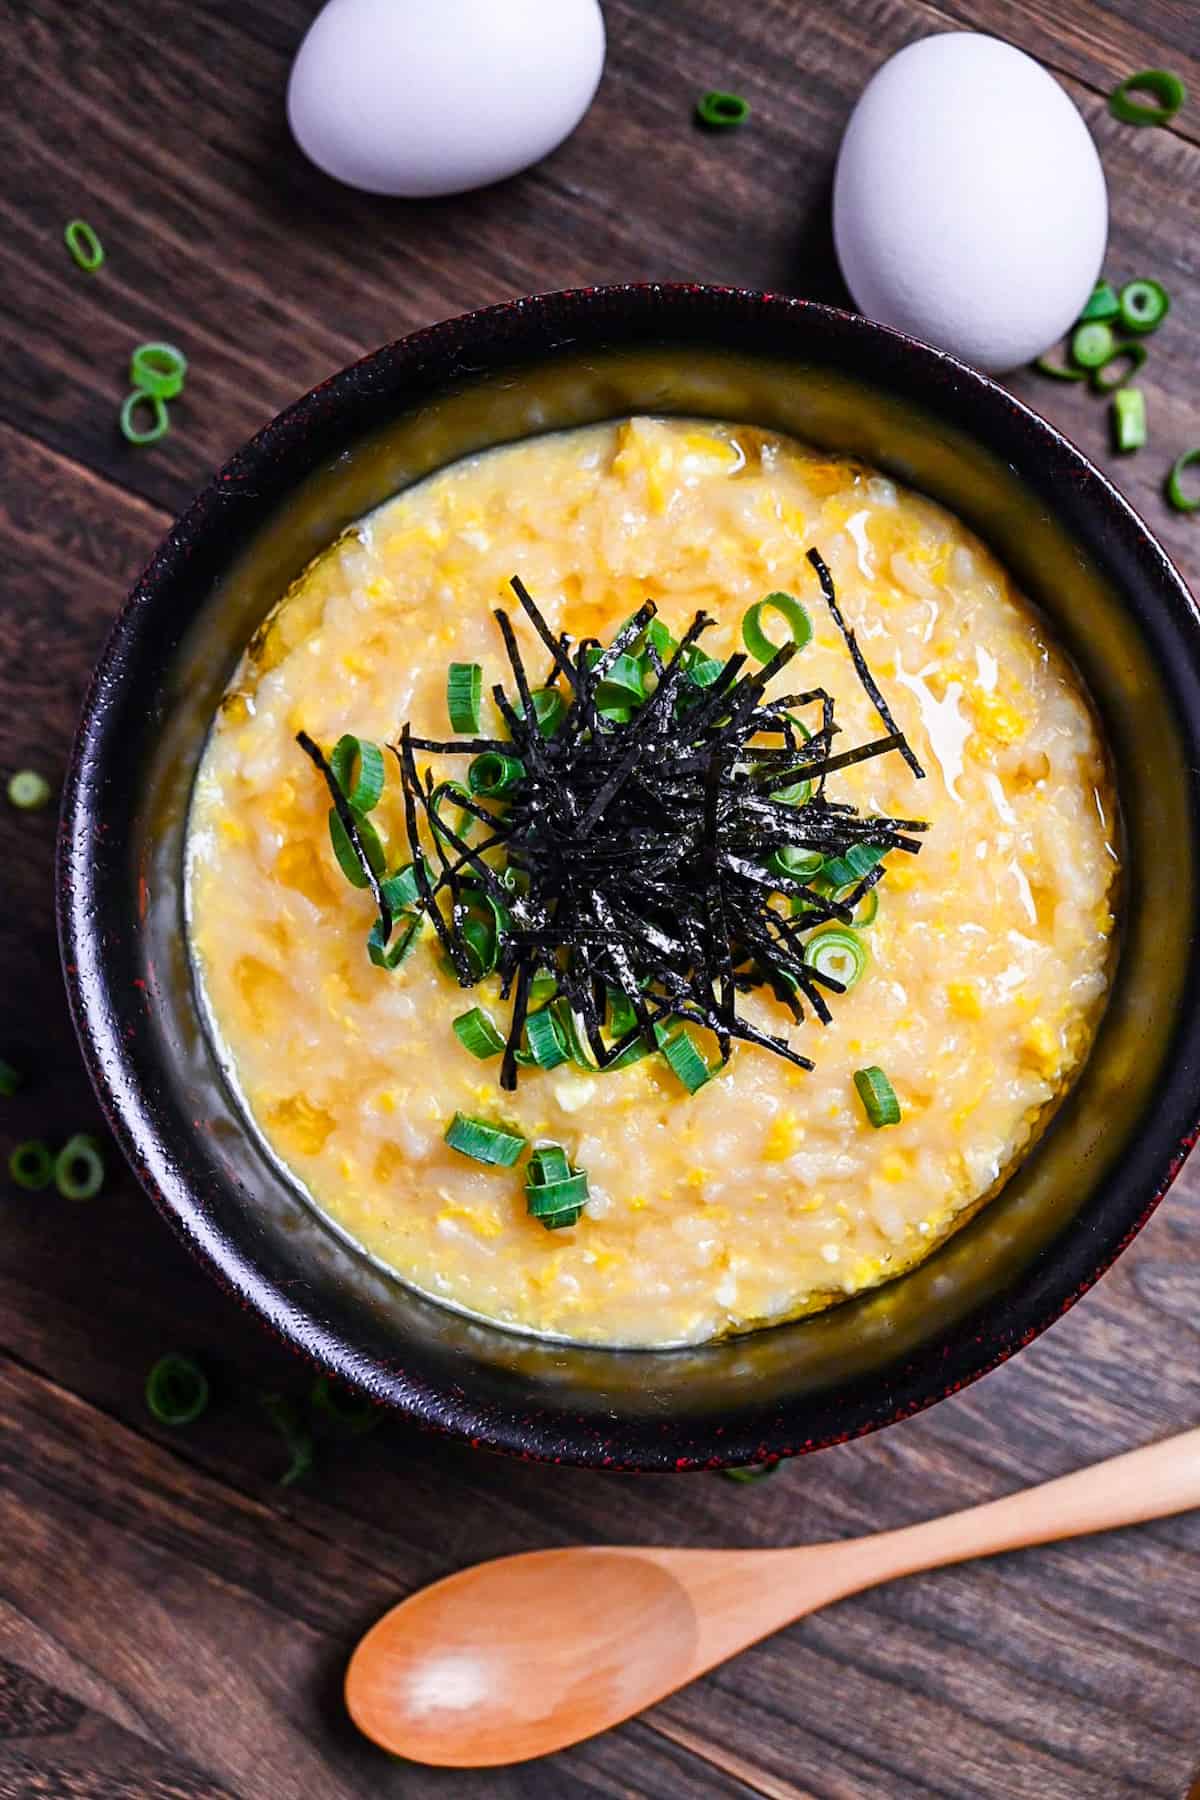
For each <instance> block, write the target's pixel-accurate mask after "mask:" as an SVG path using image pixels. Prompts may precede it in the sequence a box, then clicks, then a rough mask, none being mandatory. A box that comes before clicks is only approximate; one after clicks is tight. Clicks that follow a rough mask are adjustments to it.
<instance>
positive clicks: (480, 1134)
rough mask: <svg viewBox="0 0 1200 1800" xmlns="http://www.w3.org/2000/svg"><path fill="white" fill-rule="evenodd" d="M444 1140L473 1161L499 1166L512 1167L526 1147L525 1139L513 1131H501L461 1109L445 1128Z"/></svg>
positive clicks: (502, 1167) (503, 1167)
mask: <svg viewBox="0 0 1200 1800" xmlns="http://www.w3.org/2000/svg"><path fill="white" fill-rule="evenodd" d="M446 1142H447V1143H448V1144H449V1146H450V1148H451V1149H452V1150H458V1151H460V1152H461V1153H462V1155H463V1156H469V1157H470V1158H471V1159H472V1161H473V1162H481V1163H492V1164H494V1165H495V1166H496V1167H498V1168H501V1169H511V1168H512V1166H513V1164H514V1163H515V1162H516V1161H517V1160H518V1158H519V1157H520V1155H521V1152H522V1150H524V1148H525V1139H524V1138H523V1137H520V1136H519V1135H518V1134H517V1133H516V1132H515V1131H503V1130H501V1128H500V1127H499V1126H498V1125H489V1124H488V1123H487V1121H486V1120H484V1119H468V1118H467V1116H466V1114H465V1113H460V1112H456V1113H455V1115H454V1117H453V1118H452V1119H451V1121H450V1123H449V1125H447V1127H446Z"/></svg>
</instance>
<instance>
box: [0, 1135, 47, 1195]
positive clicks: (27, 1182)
mask: <svg viewBox="0 0 1200 1800" xmlns="http://www.w3.org/2000/svg"><path fill="white" fill-rule="evenodd" d="M8 1172H9V1174H10V1175H11V1176H12V1178H13V1180H14V1181H15V1182H16V1184H17V1186H18V1187H23V1188H29V1189H30V1190H31V1191H34V1192H36V1191H37V1190H38V1189H39V1188H46V1187H49V1186H50V1183H51V1182H52V1181H53V1180H54V1158H53V1156H51V1154H50V1152H49V1150H47V1148H46V1146H45V1144H43V1143H42V1142H41V1141H40V1139H38V1138H30V1140H29V1142H28V1143H25V1144H18V1145H17V1147H16V1149H15V1150H14V1151H13V1152H12V1155H11V1156H10V1157H9V1159H8Z"/></svg>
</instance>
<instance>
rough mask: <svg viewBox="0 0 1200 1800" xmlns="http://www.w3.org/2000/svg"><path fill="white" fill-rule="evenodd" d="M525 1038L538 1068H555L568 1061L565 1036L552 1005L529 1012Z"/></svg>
mask: <svg viewBox="0 0 1200 1800" xmlns="http://www.w3.org/2000/svg"><path fill="white" fill-rule="evenodd" d="M525 1039H526V1042H527V1043H528V1045H529V1054H530V1056H532V1058H533V1060H534V1062H535V1063H536V1064H537V1066H538V1068H539V1069H557V1068H558V1066H559V1064H560V1063H565V1062H569V1061H570V1056H571V1052H570V1050H569V1049H568V1047H567V1041H566V1036H565V1034H564V1032H563V1028H562V1026H561V1025H560V1024H559V1022H558V1018H557V1015H556V1014H555V1012H554V1009H553V1007H550V1006H544V1007H541V1008H540V1009H539V1010H538V1011H537V1012H532V1013H530V1014H529V1016H528V1018H527V1019H526V1021H525Z"/></svg>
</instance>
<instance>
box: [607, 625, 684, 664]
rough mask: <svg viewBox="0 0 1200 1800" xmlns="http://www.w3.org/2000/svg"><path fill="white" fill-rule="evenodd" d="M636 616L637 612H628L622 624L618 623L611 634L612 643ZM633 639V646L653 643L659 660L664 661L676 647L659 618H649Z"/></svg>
mask: <svg viewBox="0 0 1200 1800" xmlns="http://www.w3.org/2000/svg"><path fill="white" fill-rule="evenodd" d="M636 618H637V613H630V615H629V617H628V618H627V619H626V620H625V622H624V624H623V625H618V627H617V629H616V630H615V631H614V632H613V634H612V641H613V643H614V644H615V643H616V641H617V639H618V638H619V637H620V635H621V633H622V632H623V631H625V630H627V629H628V627H629V626H630V625H632V624H633V621H634V620H635V619H636ZM633 641H634V646H635V647H636V646H637V645H640V644H653V645H654V648H655V649H656V650H657V651H658V658H659V661H660V662H666V661H667V659H668V657H670V656H672V655H673V654H674V652H675V649H676V641H675V639H674V638H673V637H672V636H671V633H670V631H669V630H668V628H667V627H666V626H665V625H664V624H663V622H662V620H661V619H651V620H650V623H649V624H648V625H646V626H645V627H644V628H643V629H642V630H641V631H639V632H638V635H637V637H636V638H635V639H634V640H633Z"/></svg>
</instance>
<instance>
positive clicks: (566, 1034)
mask: <svg viewBox="0 0 1200 1800" xmlns="http://www.w3.org/2000/svg"><path fill="white" fill-rule="evenodd" d="M554 1016H555V1018H556V1019H557V1020H558V1023H559V1026H560V1027H561V1030H562V1034H563V1042H564V1043H565V1044H566V1046H567V1053H568V1055H569V1056H570V1058H571V1061H572V1062H573V1063H574V1064H575V1066H576V1068H578V1069H591V1070H594V1069H595V1067H596V1059H595V1057H594V1056H593V1055H592V1047H591V1045H590V1044H589V1043H588V1041H587V1033H586V1031H585V1030H584V1028H583V1020H582V1019H581V1018H580V1017H579V1014H578V1013H577V1012H576V1011H575V1010H574V1008H573V1007H572V1006H571V1003H570V1001H569V1000H568V999H567V998H566V996H565V995H564V996H563V997H562V998H561V999H559V1000H556V1001H555V1002H554Z"/></svg>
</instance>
